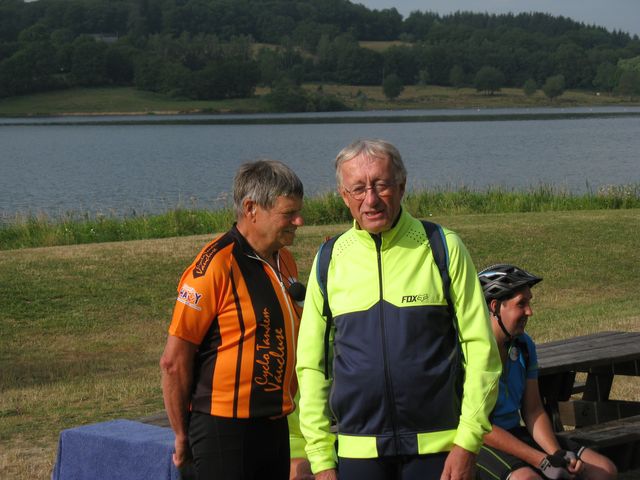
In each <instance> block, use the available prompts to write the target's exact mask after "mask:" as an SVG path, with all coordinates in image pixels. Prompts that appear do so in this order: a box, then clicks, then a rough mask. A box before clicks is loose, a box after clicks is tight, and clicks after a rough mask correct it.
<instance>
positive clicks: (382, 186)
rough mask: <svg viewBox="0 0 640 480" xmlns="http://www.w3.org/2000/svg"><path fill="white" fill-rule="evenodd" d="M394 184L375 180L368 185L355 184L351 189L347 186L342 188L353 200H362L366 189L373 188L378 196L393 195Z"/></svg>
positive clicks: (365, 194)
mask: <svg viewBox="0 0 640 480" xmlns="http://www.w3.org/2000/svg"><path fill="white" fill-rule="evenodd" d="M395 186H396V184H395V182H376V183H374V184H373V185H369V186H368V187H367V186H365V185H356V186H355V187H353V188H352V189H351V190H349V189H348V188H347V187H342V188H343V189H344V191H345V192H347V193H348V194H349V195H351V198H353V199H354V200H357V201H362V200H364V197H366V196H367V190H373V191H374V192H375V193H376V195H377V196H379V197H390V196H391V195H393V187H395Z"/></svg>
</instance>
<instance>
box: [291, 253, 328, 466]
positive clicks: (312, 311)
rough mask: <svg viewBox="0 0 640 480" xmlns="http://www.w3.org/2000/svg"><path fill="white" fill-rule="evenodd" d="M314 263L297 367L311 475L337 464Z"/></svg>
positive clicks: (319, 298) (315, 262)
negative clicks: (325, 374)
mask: <svg viewBox="0 0 640 480" xmlns="http://www.w3.org/2000/svg"><path fill="white" fill-rule="evenodd" d="M316 264H317V256H316V260H315V261H314V264H313V266H312V268H311V273H310V275H309V282H308V285H307V293H306V297H305V301H304V310H303V313H302V320H301V322H300V334H299V336H298V350H297V367H296V372H297V375H298V385H299V389H300V404H299V408H300V430H301V431H302V434H303V435H304V437H305V440H306V442H307V445H306V447H305V449H306V452H307V458H308V459H309V462H310V464H311V470H312V471H313V472H314V473H317V472H320V471H322V470H327V469H330V468H335V467H336V465H337V456H336V452H335V447H334V444H335V435H334V434H333V433H331V432H330V426H331V417H330V414H329V405H328V402H329V390H330V388H331V379H329V380H326V379H325V376H324V332H325V327H326V324H327V323H326V319H325V318H324V317H323V316H322V306H323V296H322V293H321V291H320V288H319V286H318V282H317V279H316ZM331 354H332V352H331V350H330V355H331ZM329 364H331V362H329Z"/></svg>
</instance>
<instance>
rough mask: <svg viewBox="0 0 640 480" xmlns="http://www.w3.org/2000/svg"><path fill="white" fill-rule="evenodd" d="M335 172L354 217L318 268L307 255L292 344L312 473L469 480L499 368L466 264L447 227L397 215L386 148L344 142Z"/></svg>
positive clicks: (398, 170)
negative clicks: (304, 290) (309, 263)
mask: <svg viewBox="0 0 640 480" xmlns="http://www.w3.org/2000/svg"><path fill="white" fill-rule="evenodd" d="M336 177H337V183H338V190H339V193H340V195H341V196H342V198H343V200H344V202H345V204H346V205H347V206H348V207H349V210H350V211H351V214H352V216H353V218H354V223H353V227H352V228H351V229H350V230H348V231H347V232H345V233H344V234H342V235H340V236H339V237H338V238H337V239H335V240H333V241H331V245H332V250H331V254H330V260H329V261H327V262H326V264H325V262H324V261H322V262H320V260H319V258H320V257H321V256H322V255H321V254H319V255H318V256H316V259H315V261H314V264H313V267H312V272H311V275H310V279H309V284H308V288H307V295H306V298H305V308H304V313H303V317H302V321H301V327H300V336H299V343H298V363H297V373H298V380H299V384H300V395H301V398H300V426H301V430H302V433H303V434H304V436H305V439H306V441H307V446H306V451H307V456H308V458H309V461H310V462H311V468H312V471H313V472H314V473H315V475H316V478H317V479H323V480H324V479H335V478H338V476H339V478H340V479H341V480H349V479H354V480H355V479H363V478H366V479H368V480H387V479H402V480H412V479H418V478H420V479H431V478H434V479H440V478H444V479H468V480H470V479H471V478H472V477H473V471H474V464H475V454H476V453H477V452H478V450H479V449H480V446H481V444H482V438H483V435H484V434H485V433H487V432H488V431H489V430H490V428H491V424H490V422H489V413H490V412H491V410H492V408H493V405H494V403H495V400H496V395H497V388H496V387H497V381H498V377H499V375H500V371H501V367H500V358H499V356H498V351H497V347H496V343H495V339H494V337H493V334H492V331H491V328H490V323H489V317H488V311H487V307H486V304H485V302H484V297H483V294H482V289H481V288H480V284H479V282H478V279H477V276H476V270H475V268H474V266H473V263H472V261H471V258H470V256H469V254H468V252H467V250H466V248H465V247H464V245H463V243H462V241H461V240H460V238H459V237H458V236H457V235H456V234H455V233H453V232H451V231H450V230H447V229H443V228H441V227H439V226H437V225H435V224H429V225H430V227H428V226H427V224H423V223H422V222H420V220H417V219H415V218H413V217H412V216H411V215H409V214H408V213H407V212H406V211H404V210H403V209H402V206H401V201H402V198H403V195H404V192H405V186H406V170H405V167H404V164H403V162H402V159H401V156H400V154H399V152H398V150H397V149H396V148H395V147H394V146H393V145H391V144H389V143H387V142H385V141H382V140H361V141H357V142H355V143H353V144H352V145H350V146H348V147H346V148H345V149H343V150H342V151H341V152H340V153H339V155H338V157H337V159H336ZM428 228H431V231H432V232H434V233H433V235H431V236H428V234H427V231H428ZM325 246H326V244H325ZM323 249H324V247H323ZM321 250H322V249H321ZM436 253H437V254H436ZM324 258H326V257H324ZM319 262H320V263H321V265H319ZM325 290H326V292H325ZM325 294H326V297H325ZM325 299H326V303H325ZM331 417H334V419H335V422H336V428H337V438H336V435H335V434H334V433H333V430H334V429H333V428H331V423H332V418H331ZM336 440H337V446H338V449H337V455H336V451H335V443H336Z"/></svg>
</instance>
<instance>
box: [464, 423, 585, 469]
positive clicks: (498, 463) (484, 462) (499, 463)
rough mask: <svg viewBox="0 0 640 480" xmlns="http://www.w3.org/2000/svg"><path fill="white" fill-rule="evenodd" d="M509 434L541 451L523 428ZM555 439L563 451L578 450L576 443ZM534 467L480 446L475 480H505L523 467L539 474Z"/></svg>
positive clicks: (506, 454)
mask: <svg viewBox="0 0 640 480" xmlns="http://www.w3.org/2000/svg"><path fill="white" fill-rule="evenodd" d="M509 433H510V434H511V435H513V436H514V437H516V438H517V439H518V440H520V441H522V442H524V443H526V444H527V445H530V446H532V447H533V448H536V449H538V450H542V449H541V448H540V446H539V445H538V444H537V443H536V442H535V440H534V439H533V438H532V437H531V435H530V434H529V431H528V430H527V429H526V428H525V427H516V428H513V429H511V430H509ZM557 439H558V443H560V446H561V447H562V448H563V449H565V450H571V451H578V449H579V448H580V446H579V445H578V444H577V443H575V442H573V441H571V440H569V439H566V438H562V437H557ZM536 466H537V465H536ZM536 466H532V465H529V464H527V463H526V462H524V461H522V460H520V459H519V458H517V457H514V456H513V455H509V454H508V453H505V452H503V451H502V450H498V449H496V448H492V447H489V446H487V445H482V448H480V452H478V458H477V460H476V479H478V480H505V479H506V478H507V477H508V476H509V474H510V473H511V472H513V471H515V470H518V469H519V468H524V467H530V468H532V469H533V470H535V471H536V472H540V471H539V470H538V469H537V468H535V467H536Z"/></svg>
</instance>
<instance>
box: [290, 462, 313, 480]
mask: <svg viewBox="0 0 640 480" xmlns="http://www.w3.org/2000/svg"><path fill="white" fill-rule="evenodd" d="M289 480H313V473H311V465H309V460H307V459H306V458H292V459H291V468H290V469H289Z"/></svg>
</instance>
